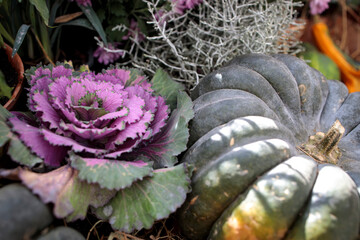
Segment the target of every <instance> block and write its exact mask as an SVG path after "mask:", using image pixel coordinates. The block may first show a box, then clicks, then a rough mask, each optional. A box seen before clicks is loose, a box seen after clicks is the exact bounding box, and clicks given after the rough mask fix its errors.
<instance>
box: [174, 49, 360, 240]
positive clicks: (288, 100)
mask: <svg viewBox="0 0 360 240" xmlns="http://www.w3.org/2000/svg"><path fill="white" fill-rule="evenodd" d="M192 98H193V99H194V110H195V117H194V119H193V120H192V122H191V124H190V146H191V147H190V148H189V149H188V151H187V152H186V154H185V155H184V157H183V159H182V161H184V162H188V163H191V164H193V165H194V167H195V171H194V174H193V177H192V192H191V193H190V194H189V195H188V199H187V201H186V202H185V204H184V205H183V206H182V208H181V209H180V210H179V211H178V219H179V224H180V226H181V229H182V232H183V234H184V235H185V236H187V237H188V238H189V239H206V238H208V239H261V240H263V239H326V240H331V239H355V238H356V237H357V236H358V233H359V225H360V201H359V189H360V187H359V186H360V164H359V161H360V125H359V123H360V93H358V92H356V93H352V94H348V91H347V89H346V87H345V85H343V84H342V83H341V82H339V81H333V80H326V79H325V78H324V76H323V75H322V74H321V73H319V72H318V71H317V70H315V69H313V68H311V67H309V66H308V65H307V64H306V63H305V62H304V61H302V60H300V59H298V58H296V57H292V56H289V55H272V56H269V55H260V54H249V55H244V56H240V57H237V58H235V59H233V60H232V61H231V62H230V63H229V64H227V65H226V66H224V67H222V68H220V69H218V70H217V71H214V72H213V73H211V74H209V75H207V76H206V77H205V78H204V79H203V80H202V81H201V82H200V83H199V84H198V85H197V86H196V88H195V89H194V90H193V92H192Z"/></svg>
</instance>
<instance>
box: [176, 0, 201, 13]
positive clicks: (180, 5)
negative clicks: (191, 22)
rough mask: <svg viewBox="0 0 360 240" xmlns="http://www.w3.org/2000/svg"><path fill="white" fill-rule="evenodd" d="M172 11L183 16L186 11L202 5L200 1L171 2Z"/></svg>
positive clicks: (181, 0) (179, 0)
mask: <svg viewBox="0 0 360 240" xmlns="http://www.w3.org/2000/svg"><path fill="white" fill-rule="evenodd" d="M171 2H172V6H173V7H172V11H173V12H174V13H177V14H180V15H182V14H184V11H185V10H187V9H192V8H194V7H195V6H196V5H198V4H200V3H202V0H171Z"/></svg>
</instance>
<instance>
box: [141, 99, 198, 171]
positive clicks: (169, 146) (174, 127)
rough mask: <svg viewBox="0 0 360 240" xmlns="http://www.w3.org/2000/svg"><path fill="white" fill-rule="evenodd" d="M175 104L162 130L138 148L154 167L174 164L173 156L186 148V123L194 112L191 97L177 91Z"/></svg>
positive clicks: (187, 135) (187, 137)
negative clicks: (149, 141) (152, 162)
mask: <svg viewBox="0 0 360 240" xmlns="http://www.w3.org/2000/svg"><path fill="white" fill-rule="evenodd" d="M177 105H178V106H177V109H175V110H174V111H173V112H172V114H171V116H170V118H169V120H168V122H167V123H166V125H165V126H164V127H163V129H162V131H161V132H160V133H159V134H157V135H156V136H155V138H154V139H153V141H152V142H151V143H149V144H148V145H147V146H145V147H143V148H141V149H139V151H140V152H141V153H143V154H144V155H146V156H148V157H149V158H150V159H151V160H153V161H154V168H161V167H164V166H165V167H169V166H174V164H175V163H176V158H175V157H176V156H177V155H179V154H180V153H181V152H183V151H185V150H186V144H187V142H188V139H189V130H188V127H187V125H188V122H189V121H190V119H192V118H193V116H194V112H193V109H192V102H191V99H190V97H189V96H188V95H187V94H186V93H185V92H178V96H177Z"/></svg>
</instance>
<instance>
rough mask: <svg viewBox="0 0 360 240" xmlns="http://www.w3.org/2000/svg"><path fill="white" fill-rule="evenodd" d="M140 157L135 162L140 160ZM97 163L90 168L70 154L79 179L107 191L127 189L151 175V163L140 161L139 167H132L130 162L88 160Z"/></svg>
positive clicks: (84, 161)
mask: <svg viewBox="0 0 360 240" xmlns="http://www.w3.org/2000/svg"><path fill="white" fill-rule="evenodd" d="M141 158H145V157H140V158H138V159H137V160H142V159H141ZM88 160H90V161H91V160H93V161H95V162H97V164H95V165H93V166H91V165H90V164H87V159H84V158H82V157H80V156H78V155H76V154H70V161H71V166H72V167H74V168H75V169H77V170H79V178H80V179H81V180H85V181H87V182H88V183H98V184H99V185H100V186H101V187H103V188H107V189H109V190H112V189H116V190H120V189H123V188H126V187H129V186H130V185H131V184H133V182H135V181H138V180H142V179H143V178H144V177H146V176H151V175H152V170H153V169H152V162H147V163H146V162H145V161H142V162H143V164H139V166H136V165H132V162H126V161H117V160H107V159H88Z"/></svg>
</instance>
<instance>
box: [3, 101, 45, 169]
mask: <svg viewBox="0 0 360 240" xmlns="http://www.w3.org/2000/svg"><path fill="white" fill-rule="evenodd" d="M10 117H13V114H11V113H10V112H9V111H8V110H6V109H5V108H4V107H3V106H1V105H0V147H3V146H4V145H5V144H6V143H9V146H8V149H7V154H8V155H9V156H10V157H11V159H12V160H13V161H15V162H17V163H19V164H22V165H25V166H28V167H33V166H35V165H36V164H38V163H41V162H42V160H41V159H40V158H38V157H37V156H35V155H34V154H32V153H31V152H30V150H29V149H28V148H27V147H26V146H25V145H24V144H23V143H22V142H21V141H20V139H19V138H18V137H17V136H16V135H15V134H14V133H12V132H11V129H10V126H9V125H8V123H7V119H8V118H10Z"/></svg>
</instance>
